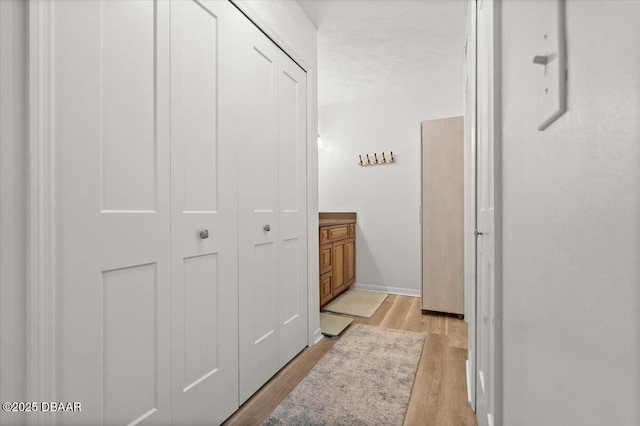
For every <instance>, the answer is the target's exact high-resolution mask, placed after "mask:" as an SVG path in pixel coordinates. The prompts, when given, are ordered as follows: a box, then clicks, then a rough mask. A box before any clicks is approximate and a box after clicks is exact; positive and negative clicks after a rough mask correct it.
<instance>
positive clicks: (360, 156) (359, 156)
mask: <svg viewBox="0 0 640 426" xmlns="http://www.w3.org/2000/svg"><path fill="white" fill-rule="evenodd" d="M358 158H360V162H359V163H358V164H360V165H361V166H362V155H358Z"/></svg>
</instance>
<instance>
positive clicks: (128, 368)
mask: <svg viewBox="0 0 640 426" xmlns="http://www.w3.org/2000/svg"><path fill="white" fill-rule="evenodd" d="M53 8H54V10H53V20H54V21H53V28H55V34H54V38H53V43H54V52H53V56H54V58H55V61H54V62H55V72H54V75H53V85H54V92H55V93H54V98H53V99H54V102H55V104H54V108H53V111H52V114H53V120H54V129H55V130H54V131H55V152H56V154H55V155H56V158H55V165H56V200H55V202H56V218H57V219H56V220H57V228H56V238H57V240H56V254H55V255H56V263H55V269H56V271H57V273H56V283H57V284H56V289H55V293H56V315H57V321H58V324H57V335H56V344H57V347H56V356H57V360H56V363H57V365H58V368H57V370H56V372H55V379H56V389H57V393H56V396H55V398H56V401H79V402H81V403H82V411H81V412H74V413H59V414H57V424H64V425H94V424H96V425H97V424H104V425H134V424H154V425H162V424H169V423H170V421H171V394H170V383H171V377H170V372H171V361H170V355H171V347H170V326H171V324H170V269H169V259H170V256H169V253H170V247H169V244H170V243H169V233H168V232H167V230H168V229H169V225H170V212H169V74H168V70H169V34H168V29H169V4H168V3H167V2H162V1H159V2H157V3H154V2H152V1H131V2H123V1H87V2H84V1H82V2H79V1H59V2H56V3H55V4H54V6H53Z"/></svg>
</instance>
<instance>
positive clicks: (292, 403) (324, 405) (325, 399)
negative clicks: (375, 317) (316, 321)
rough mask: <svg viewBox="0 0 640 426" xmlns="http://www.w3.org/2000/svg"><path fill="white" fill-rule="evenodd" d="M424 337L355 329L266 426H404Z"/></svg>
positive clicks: (398, 332) (363, 328)
mask: <svg viewBox="0 0 640 426" xmlns="http://www.w3.org/2000/svg"><path fill="white" fill-rule="evenodd" d="M424 339H425V336H424V334H420V333H414V332H412V331H401V330H390V329H386V328H382V327H373V326H369V325H363V324H354V325H352V326H351V328H350V329H349V330H347V331H346V332H345V334H344V335H343V337H341V338H340V340H338V341H337V342H336V344H335V345H334V346H333V348H331V350H329V352H327V354H326V355H325V356H324V357H323V358H322V359H321V360H320V361H319V362H318V363H317V364H316V365H315V367H313V369H312V370H311V371H310V372H309V374H307V376H306V377H305V378H304V379H302V381H301V382H300V383H299V384H298V386H296V387H295V389H293V391H291V393H290V394H289V395H288V396H287V397H286V398H285V399H284V400H283V401H282V402H281V403H280V405H278V406H277V407H276V409H275V410H274V411H273V412H272V413H271V414H270V415H269V417H268V418H267V419H266V420H265V421H264V422H263V423H262V424H263V425H287V426H289V425H332V426H333V425H345V426H346V425H349V426H356V425H360V426H365V425H366V426H369V425H399V426H401V425H402V423H403V421H404V416H405V413H406V411H407V406H408V405H409V396H410V395H411V388H412V386H413V381H414V379H415V376H416V371H417V369H418V362H419V361H420V354H421V353H422V347H423V345H424Z"/></svg>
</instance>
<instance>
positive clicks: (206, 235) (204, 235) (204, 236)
mask: <svg viewBox="0 0 640 426" xmlns="http://www.w3.org/2000/svg"><path fill="white" fill-rule="evenodd" d="M200 238H202V239H203V240H206V239H207V238H209V230H208V229H203V230H202V231H200Z"/></svg>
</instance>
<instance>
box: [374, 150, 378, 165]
mask: <svg viewBox="0 0 640 426" xmlns="http://www.w3.org/2000/svg"><path fill="white" fill-rule="evenodd" d="M373 156H374V157H375V158H376V159H375V160H374V163H376V164H378V154H376V153H375V152H374V153H373Z"/></svg>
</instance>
